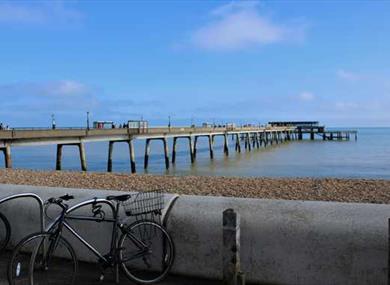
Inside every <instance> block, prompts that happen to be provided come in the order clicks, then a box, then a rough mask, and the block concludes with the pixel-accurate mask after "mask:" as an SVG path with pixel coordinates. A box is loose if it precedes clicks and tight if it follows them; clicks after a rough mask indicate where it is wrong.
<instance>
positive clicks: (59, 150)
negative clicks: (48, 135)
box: [56, 144, 62, 170]
mask: <svg viewBox="0 0 390 285" xmlns="http://www.w3.org/2000/svg"><path fill="white" fill-rule="evenodd" d="M61 168H62V144H58V145H57V158H56V170H61Z"/></svg>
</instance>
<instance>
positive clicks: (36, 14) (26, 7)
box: [0, 1, 83, 24]
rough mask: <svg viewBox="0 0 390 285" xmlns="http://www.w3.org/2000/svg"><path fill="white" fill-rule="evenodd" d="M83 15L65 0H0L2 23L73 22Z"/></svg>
mask: <svg viewBox="0 0 390 285" xmlns="http://www.w3.org/2000/svg"><path fill="white" fill-rule="evenodd" d="M82 17H83V15H82V13H81V12H80V11H78V10H76V9H73V8H70V7H68V5H66V4H65V3H64V2H63V1H49V2H30V3H29V2H15V1H2V2H0V23H6V24H45V23H53V22H56V23H67V24H68V23H72V22H77V21H79V20H80V19H81V18H82Z"/></svg>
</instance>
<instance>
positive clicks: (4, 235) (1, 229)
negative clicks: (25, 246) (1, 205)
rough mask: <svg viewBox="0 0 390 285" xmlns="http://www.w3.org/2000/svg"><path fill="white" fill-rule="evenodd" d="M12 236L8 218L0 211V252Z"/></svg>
mask: <svg viewBox="0 0 390 285" xmlns="http://www.w3.org/2000/svg"><path fill="white" fill-rule="evenodd" d="M10 236H11V226H10V224H9V222H8V220H7V218H6V217H5V216H4V215H3V214H2V213H0V252H1V251H2V250H3V249H5V247H6V246H7V244H8V242H9V238H10Z"/></svg>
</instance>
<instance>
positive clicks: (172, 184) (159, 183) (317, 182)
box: [0, 169, 390, 204]
mask: <svg viewBox="0 0 390 285" xmlns="http://www.w3.org/2000/svg"><path fill="white" fill-rule="evenodd" d="M0 183H4V184H22V185H35V186H51V187H68V188H87V189H113V190H121V191H134V190H136V191H137V190H152V189H162V190H164V191H165V192H170V193H178V194H189V195H205V196H208V195H212V196H226V197H242V198H265V199H286V200H312V201H339V202H358V203H380V204H389V203H390V180H374V179H336V178H324V179H311V178H239V177H211V176H158V175H129V174H119V173H85V172H84V173H83V172H68V171H61V172H60V171H31V170H4V169H3V170H0ZM0 196H1V193H0Z"/></svg>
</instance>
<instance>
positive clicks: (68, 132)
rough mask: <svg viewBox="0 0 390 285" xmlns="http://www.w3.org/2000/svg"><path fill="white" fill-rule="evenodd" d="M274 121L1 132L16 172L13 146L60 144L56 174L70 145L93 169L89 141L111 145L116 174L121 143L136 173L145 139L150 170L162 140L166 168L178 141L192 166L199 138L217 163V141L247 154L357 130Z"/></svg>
mask: <svg viewBox="0 0 390 285" xmlns="http://www.w3.org/2000/svg"><path fill="white" fill-rule="evenodd" d="M299 123H300V124H298V123H297V122H270V123H269V124H268V125H267V126H265V127H231V126H225V127H167V128H164V127H153V128H152V127H149V128H146V129H145V128H142V129H141V128H112V129H95V128H92V129H89V128H64V129H33V128H31V129H26V128H24V129H11V130H1V131H0V151H1V152H3V154H4V159H5V167H6V168H12V156H11V148H13V147H17V146H37V145H53V144H54V145H57V154H56V164H55V166H56V167H55V168H56V170H61V169H62V150H63V148H64V147H75V148H77V149H78V152H79V156H80V168H81V170H82V171H87V159H86V154H85V147H84V144H85V143H89V142H101V141H106V142H108V158H107V171H108V172H111V171H112V166H113V158H112V155H113V151H114V145H115V143H126V144H128V148H129V162H130V169H131V172H132V173H136V171H137V170H136V163H135V150H134V144H133V143H134V140H141V139H142V140H145V154H144V165H143V166H144V169H147V168H148V166H149V156H150V153H151V145H152V142H161V143H162V146H163V152H164V158H165V168H166V169H169V168H170V164H171V163H172V164H175V162H176V145H177V141H178V140H179V139H180V140H187V141H188V150H189V156H190V160H191V163H194V162H195V160H196V152H197V144H198V141H199V139H201V138H205V139H207V140H208V147H209V155H210V159H214V141H215V137H217V136H220V137H223V152H224V154H225V155H226V156H229V151H230V147H229V141H230V139H231V140H232V141H233V143H234V150H235V151H236V152H241V150H242V144H243V149H244V150H245V151H251V150H252V149H255V148H260V147H262V146H263V147H268V146H272V145H274V144H280V143H284V142H287V141H292V140H302V139H303V135H304V134H310V138H311V139H314V138H315V135H317V136H320V137H321V138H322V139H323V140H334V139H337V140H340V139H346V140H349V139H350V136H351V134H355V139H356V138H357V135H356V134H357V133H356V132H355V131H337V132H334V131H326V130H325V127H321V126H319V125H318V124H316V123H317V122H314V123H313V122H299ZM168 139H172V156H170V151H169V145H168V143H169V141H168Z"/></svg>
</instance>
